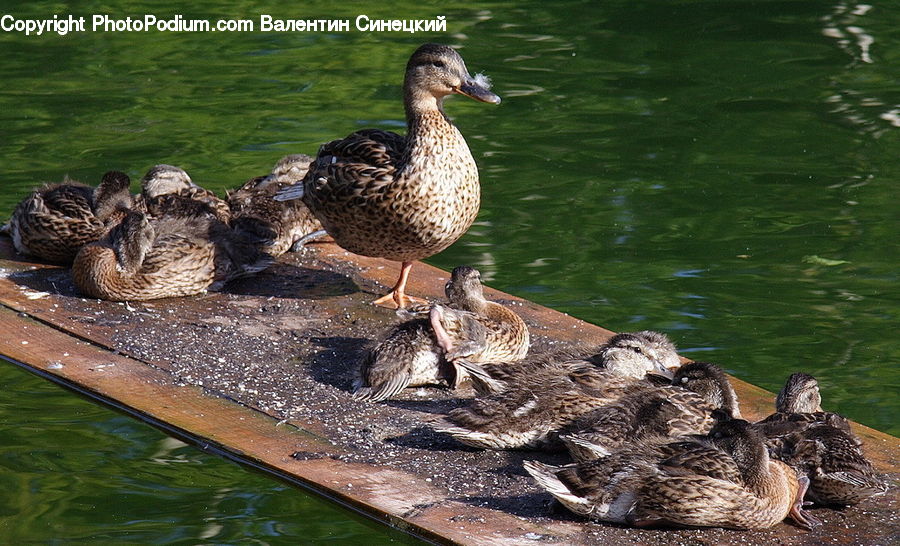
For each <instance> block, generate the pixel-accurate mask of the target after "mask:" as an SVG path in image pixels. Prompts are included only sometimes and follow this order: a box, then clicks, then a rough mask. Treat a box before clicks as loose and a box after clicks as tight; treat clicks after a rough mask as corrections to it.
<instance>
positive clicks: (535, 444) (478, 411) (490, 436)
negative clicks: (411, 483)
mask: <svg viewBox="0 0 900 546" xmlns="http://www.w3.org/2000/svg"><path fill="white" fill-rule="evenodd" d="M651 345H652V343H651V342H650V341H649V340H647V339H646V338H644V337H641V336H637V335H634V334H619V335H616V336H614V337H612V338H611V339H610V340H609V341H608V342H607V343H606V344H605V345H604V346H603V347H602V348H601V350H600V351H599V353H598V354H596V355H592V356H588V357H585V356H584V355H583V354H581V355H578V354H571V353H570V354H566V353H564V352H556V353H553V354H551V355H542V356H539V357H536V358H530V359H526V360H525V361H524V362H523V367H524V368H525V369H528V370H530V372H529V373H523V374H520V373H517V374H515V375H511V376H510V377H509V378H508V380H507V383H506V386H505V388H504V389H503V390H501V391H500V392H497V393H495V394H490V395H487V396H482V397H478V398H475V399H474V400H473V401H472V403H471V404H470V405H469V406H467V407H462V408H457V409H454V410H452V411H451V412H450V413H449V414H447V416H446V418H445V420H444V421H443V422H440V423H438V424H437V425H436V426H435V429H436V430H438V431H439V432H445V433H447V434H450V435H451V436H453V437H454V438H455V439H456V440H458V441H459V442H462V443H463V444H466V445H470V446H473V447H479V448H487V449H516V448H540V447H550V448H556V447H559V442H558V434H559V431H560V429H562V428H563V427H565V426H566V425H569V424H570V423H571V422H572V421H574V420H575V419H576V418H578V417H579V416H580V415H583V414H585V413H588V412H590V411H592V410H595V409H597V408H599V407H601V406H605V405H607V404H610V403H612V402H614V401H615V400H617V399H619V398H621V397H622V396H624V395H626V394H628V393H629V392H634V391H637V390H642V389H646V388H647V387H648V386H649V385H650V384H651V383H649V382H646V381H643V380H642V375H641V374H642V373H643V374H645V375H646V374H647V373H648V372H651V371H662V370H661V369H660V368H661V367H660V365H659V364H658V363H657V362H656V361H655V360H654V359H652V358H651V357H650V356H648V355H649V354H650V353H651V350H650V349H651ZM508 369H509V370H510V371H513V370H518V369H519V368H517V367H516V368H512V367H511V368H508ZM665 371H667V370H665Z"/></svg>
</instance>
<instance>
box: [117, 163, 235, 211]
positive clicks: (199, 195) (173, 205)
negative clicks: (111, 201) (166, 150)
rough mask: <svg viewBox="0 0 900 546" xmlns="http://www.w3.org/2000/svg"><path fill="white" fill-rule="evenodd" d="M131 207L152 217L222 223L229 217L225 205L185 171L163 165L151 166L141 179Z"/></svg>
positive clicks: (226, 204)
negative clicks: (197, 218)
mask: <svg viewBox="0 0 900 546" xmlns="http://www.w3.org/2000/svg"><path fill="white" fill-rule="evenodd" d="M133 208H134V209H135V210H138V211H140V212H143V213H144V214H148V215H150V216H152V217H154V218H158V217H161V216H183V217H195V216H198V215H207V216H209V217H210V218H215V219H217V220H219V221H220V222H224V223H228V221H229V220H230V218H231V211H230V209H229V208H228V203H226V202H225V201H223V200H222V199H219V198H218V197H217V196H216V194H215V193H213V192H211V191H209V190H207V189H205V188H201V187H200V186H198V185H197V184H195V183H194V181H193V180H191V177H190V176H188V174H187V173H186V172H185V171H184V169H181V168H179V167H174V166H172V165H165V164H160V165H154V166H153V167H151V168H150V170H149V171H147V174H145V175H144V177H143V178H142V179H141V193H140V195H138V196H137V197H135V199H134V206H133Z"/></svg>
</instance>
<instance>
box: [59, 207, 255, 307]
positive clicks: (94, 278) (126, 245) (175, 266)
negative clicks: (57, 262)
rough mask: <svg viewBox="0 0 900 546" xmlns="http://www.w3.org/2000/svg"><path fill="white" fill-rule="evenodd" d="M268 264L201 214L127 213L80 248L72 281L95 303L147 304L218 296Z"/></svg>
mask: <svg viewBox="0 0 900 546" xmlns="http://www.w3.org/2000/svg"><path fill="white" fill-rule="evenodd" d="M271 260H272V258H271V256H269V255H267V254H265V253H262V252H259V251H258V250H257V249H256V247H255V246H254V245H252V244H248V242H247V241H245V240H243V239H242V238H240V237H237V236H236V235H235V233H234V232H233V231H232V230H231V229H230V228H229V227H228V226H227V225H226V224H224V223H222V222H219V221H218V220H216V219H214V218H210V217H209V216H208V215H206V214H199V215H196V216H186V215H180V216H176V215H164V216H161V217H159V218H153V219H151V218H150V217H148V216H147V215H145V214H144V213H142V212H139V211H131V212H129V213H128V214H127V215H126V216H125V218H124V219H123V220H122V222H121V223H120V224H119V225H117V226H116V227H114V228H113V229H112V230H110V232H109V233H108V234H107V235H106V236H105V237H103V238H102V239H100V240H99V241H95V242H93V243H90V244H88V245H85V246H84V247H82V248H81V250H80V251H79V252H78V255H77V256H76V257H75V261H74V263H73V264H72V278H73V280H74V282H75V286H76V287H77V288H78V290H79V291H81V292H82V293H83V294H85V295H87V296H91V297H94V298H100V299H106V300H114V301H127V300H150V299H157V298H167V297H174V296H188V295H192V294H199V293H201V292H204V291H207V290H218V289H219V288H221V287H222V285H224V284H225V283H226V282H228V281H230V280H232V279H235V278H238V277H243V276H246V275H250V274H253V273H256V272H258V271H261V270H262V269H265V268H266V267H267V266H268V265H269V264H270V263H271Z"/></svg>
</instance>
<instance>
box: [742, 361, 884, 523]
mask: <svg viewBox="0 0 900 546" xmlns="http://www.w3.org/2000/svg"><path fill="white" fill-rule="evenodd" d="M821 400H822V399H821V394H820V393H819V384H818V381H816V379H815V378H814V377H812V376H811V375H808V374H804V373H795V374H792V375H791V376H790V377H789V378H788V380H787V382H786V383H785V385H784V387H783V388H782V389H781V391H780V392H779V393H778V398H777V399H776V410H777V411H776V413H774V414H772V415H770V416H769V417H767V418H765V419H763V420H762V421H759V422H758V423H756V425H755V426H756V427H757V428H758V429H759V430H760V431H761V432H762V433H763V434H765V435H766V436H767V437H768V441H767V444H768V446H769V449H770V451H771V452H772V455H773V456H774V457H776V458H777V459H779V460H781V461H784V462H785V463H787V464H789V465H791V466H792V467H794V468H795V469H797V470H798V472H801V473H803V474H804V475H806V476H808V477H809V479H810V487H809V491H808V492H807V495H806V496H807V498H808V499H809V500H811V501H813V502H815V503H817V504H824V505H842V506H846V505H854V504H858V503H860V502H862V501H863V500H865V499H867V498H869V497H871V496H875V495H881V494H883V493H884V492H885V491H887V485H886V484H885V482H884V481H883V480H882V479H881V478H880V477H879V476H878V475H877V474H876V473H875V469H874V468H873V467H872V463H871V462H869V460H868V459H867V458H866V457H865V455H864V454H863V451H862V442H861V441H860V440H859V438H857V437H856V436H855V435H854V434H853V433H852V432H851V431H850V423H849V422H848V421H847V419H846V418H844V417H842V416H840V415H837V414H835V413H831V412H825V411H822V408H821Z"/></svg>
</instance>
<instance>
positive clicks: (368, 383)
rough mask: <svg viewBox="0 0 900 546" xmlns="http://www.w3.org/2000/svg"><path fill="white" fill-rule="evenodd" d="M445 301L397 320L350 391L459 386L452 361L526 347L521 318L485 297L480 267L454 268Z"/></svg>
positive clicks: (516, 354)
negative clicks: (417, 315) (419, 315)
mask: <svg viewBox="0 0 900 546" xmlns="http://www.w3.org/2000/svg"><path fill="white" fill-rule="evenodd" d="M445 292H446V295H447V300H448V304H447V305H442V304H435V305H433V306H432V307H431V309H430V310H429V311H428V312H427V313H428V318H427V319H426V318H415V319H412V320H409V321H406V322H404V323H402V324H400V325H399V326H397V327H396V328H395V329H394V330H393V331H392V332H391V333H390V334H389V335H388V336H387V338H386V339H385V340H384V341H382V342H381V343H379V344H378V346H377V347H375V348H374V349H373V350H372V351H370V352H369V354H367V355H366V357H365V358H364V359H363V361H362V364H361V367H360V373H359V377H358V379H357V380H356V382H355V384H354V387H355V391H354V397H355V398H358V399H365V400H372V401H376V402H377V401H381V400H385V399H387V398H390V397H391V396H394V395H395V394H397V393H399V392H400V391H401V390H403V389H404V388H406V387H409V386H418V385H433V384H444V385H450V386H452V387H454V388H455V387H457V386H458V385H459V383H460V382H461V381H462V379H463V378H464V377H465V372H464V371H463V370H461V369H459V368H458V367H457V366H455V365H454V363H455V361H456V360H457V359H459V358H466V359H467V360H469V361H472V362H493V361H499V360H503V361H515V360H519V359H521V358H524V357H525V354H526V353H527V352H528V346H529V335H528V327H527V326H526V325H525V322H524V321H523V320H522V319H521V318H520V317H519V315H517V314H516V313H515V312H513V311H512V310H510V309H508V308H506V307H504V306H503V305H501V304H499V303H496V302H492V301H488V300H486V299H485V297H484V290H483V288H482V285H481V274H480V273H479V272H478V270H476V269H474V268H471V267H467V266H459V267H457V268H455V269H454V270H453V272H452V274H451V276H450V280H449V281H447V285H446V287H445Z"/></svg>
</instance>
